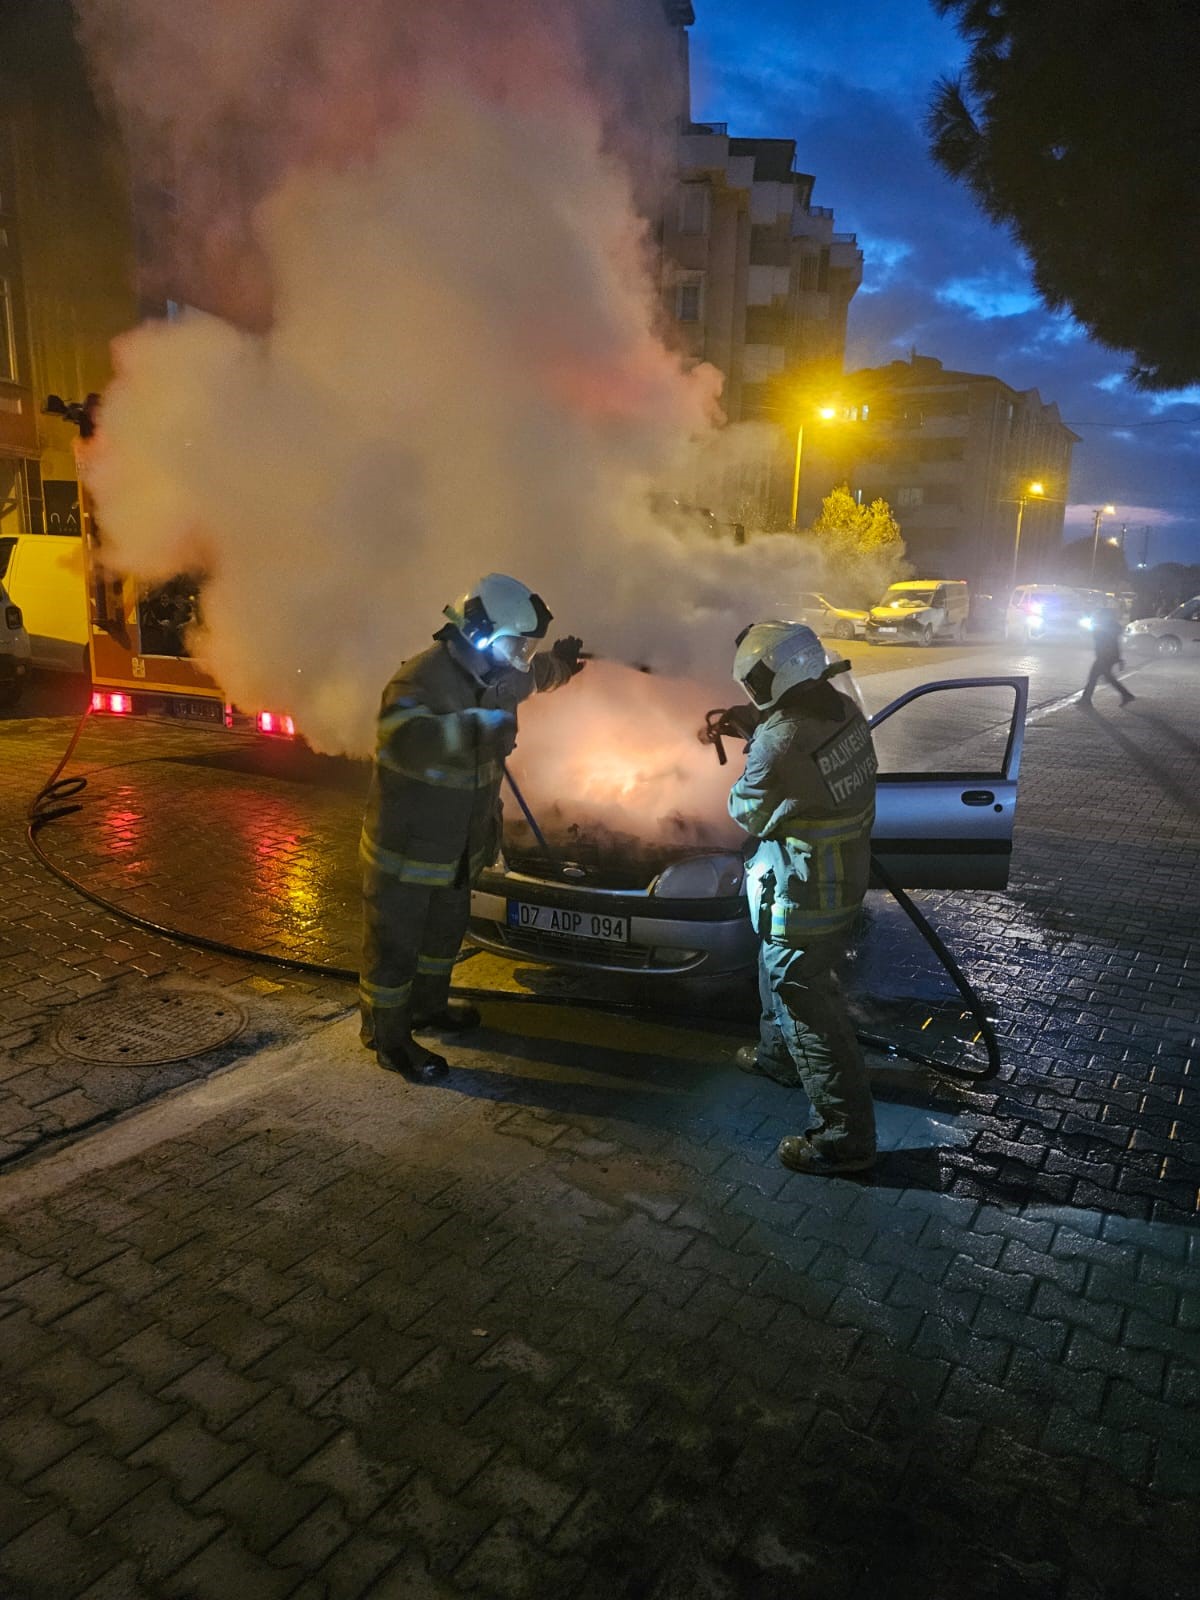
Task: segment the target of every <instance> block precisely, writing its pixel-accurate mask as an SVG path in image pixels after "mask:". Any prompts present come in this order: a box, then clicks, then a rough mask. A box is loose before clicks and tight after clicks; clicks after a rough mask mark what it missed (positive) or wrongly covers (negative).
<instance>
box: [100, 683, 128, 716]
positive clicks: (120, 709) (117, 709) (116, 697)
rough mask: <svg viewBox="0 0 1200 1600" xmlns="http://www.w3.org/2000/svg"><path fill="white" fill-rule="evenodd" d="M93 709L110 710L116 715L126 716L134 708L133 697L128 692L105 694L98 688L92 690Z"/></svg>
mask: <svg viewBox="0 0 1200 1600" xmlns="http://www.w3.org/2000/svg"><path fill="white" fill-rule="evenodd" d="M92 710H93V711H110V712H111V713H112V714H113V716H115V717H125V716H128V715H129V713H130V712H131V711H132V710H133V699H132V696H130V695H127V694H103V693H101V691H100V690H99V689H96V690H93V692H92Z"/></svg>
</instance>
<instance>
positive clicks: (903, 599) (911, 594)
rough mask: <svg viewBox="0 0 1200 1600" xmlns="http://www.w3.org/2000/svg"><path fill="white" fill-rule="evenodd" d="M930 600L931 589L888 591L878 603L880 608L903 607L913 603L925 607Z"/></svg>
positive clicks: (931, 596)
mask: <svg viewBox="0 0 1200 1600" xmlns="http://www.w3.org/2000/svg"><path fill="white" fill-rule="evenodd" d="M932 599H933V590H932V589H889V590H888V592H887V593H886V594H885V595H884V597H883V599H882V600H881V601H880V602H879V603H880V605H881V606H905V605H911V604H912V603H913V602H915V603H916V604H917V605H921V606H927V605H928V604H929V602H930V601H931V600H932Z"/></svg>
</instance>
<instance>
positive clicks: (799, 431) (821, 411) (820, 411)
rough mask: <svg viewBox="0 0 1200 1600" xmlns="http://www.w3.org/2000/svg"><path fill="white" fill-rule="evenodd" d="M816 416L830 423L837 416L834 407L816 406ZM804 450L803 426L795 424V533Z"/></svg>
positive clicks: (800, 423)
mask: <svg viewBox="0 0 1200 1600" xmlns="http://www.w3.org/2000/svg"><path fill="white" fill-rule="evenodd" d="M817 416H818V417H820V418H821V420H822V421H823V422H832V421H833V419H834V417H836V416H837V407H836V406H818V407H817ZM803 449H804V424H803V422H798V423H797V424H796V465H795V469H794V470H793V472H792V531H793V532H795V528H796V516H797V513H798V511H799V508H800V454H801V452H802V450H803Z"/></svg>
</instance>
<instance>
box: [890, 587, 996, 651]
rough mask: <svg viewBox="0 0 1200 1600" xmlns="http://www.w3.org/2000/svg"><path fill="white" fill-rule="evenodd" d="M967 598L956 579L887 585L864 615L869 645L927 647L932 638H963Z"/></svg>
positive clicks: (965, 629)
mask: <svg viewBox="0 0 1200 1600" xmlns="http://www.w3.org/2000/svg"><path fill="white" fill-rule="evenodd" d="M970 610H971V597H970V594H969V592H968V589H967V586H966V584H965V583H964V582H962V580H961V579H958V578H911V579H909V580H908V581H907V582H906V583H893V584H889V586H888V588H887V589H886V590H885V591H884V594H883V598H882V599H881V600H880V601H879V603H878V605H874V606H872V607H871V609H870V611H869V612H868V614H867V630H866V637H867V639H868V641H869V642H870V643H871V644H921V645H930V644H932V643H933V641H934V640H935V639H965V638H966V634H967V617H968V615H969V614H970Z"/></svg>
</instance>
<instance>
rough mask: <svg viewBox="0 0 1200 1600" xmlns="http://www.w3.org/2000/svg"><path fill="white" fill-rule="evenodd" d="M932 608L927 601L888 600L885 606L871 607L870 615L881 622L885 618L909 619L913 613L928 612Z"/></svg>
mask: <svg viewBox="0 0 1200 1600" xmlns="http://www.w3.org/2000/svg"><path fill="white" fill-rule="evenodd" d="M931 609H932V607H931V605H930V602H929V601H928V600H896V601H891V600H889V601H888V603H887V605H886V606H872V607H871V615H872V616H873V617H878V618H879V619H880V620H881V621H882V620H884V619H886V618H887V617H909V616H912V614H913V612H915V611H929V610H931Z"/></svg>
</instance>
